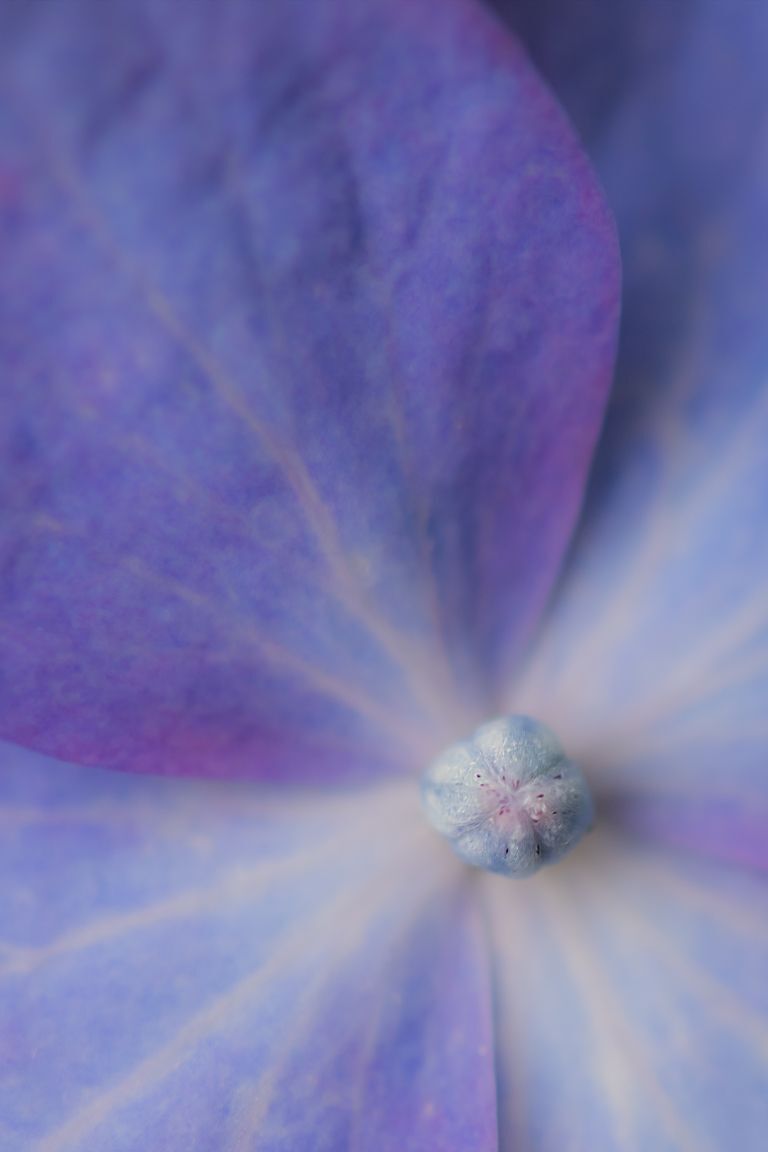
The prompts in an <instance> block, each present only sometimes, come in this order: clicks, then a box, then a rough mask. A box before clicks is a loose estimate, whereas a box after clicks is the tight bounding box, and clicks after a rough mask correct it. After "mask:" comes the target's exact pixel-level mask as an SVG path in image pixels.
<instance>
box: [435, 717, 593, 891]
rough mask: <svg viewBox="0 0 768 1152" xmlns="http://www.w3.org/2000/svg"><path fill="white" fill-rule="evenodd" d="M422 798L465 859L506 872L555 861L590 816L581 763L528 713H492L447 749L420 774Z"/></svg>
mask: <svg viewBox="0 0 768 1152" xmlns="http://www.w3.org/2000/svg"><path fill="white" fill-rule="evenodd" d="M422 803H423V807H424V811H425V812H426V815H427V819H428V820H429V822H430V824H432V826H433V827H434V828H436V829H437V831H438V832H440V833H442V835H443V836H445V837H447V839H448V840H449V841H450V843H451V847H452V848H453V850H454V851H455V852H456V853H457V855H459V856H460V857H461V858H462V860H465V861H466V862H467V863H468V864H473V865H475V867H477V868H485V869H487V870H488V871H489V872H500V873H502V874H503V875H505V876H530V875H532V874H533V873H534V872H536V871H537V870H538V869H539V868H540V867H541V866H542V864H550V863H552V862H553V861H555V860H559V859H560V857H561V856H564V855H565V853H566V852H568V851H570V849H571V848H573V847H574V845H575V844H577V843H578V841H579V840H580V839H581V837H582V836H583V835H584V833H585V832H586V831H588V829H589V828H590V827H591V825H592V822H593V817H594V809H593V806H592V799H591V797H590V794H589V789H588V787H587V783H586V780H585V779H584V776H583V774H582V772H581V769H580V768H579V767H578V766H577V765H576V764H574V763H573V762H572V761H571V760H568V759H567V757H566V755H565V753H564V751H563V749H562V747H561V745H560V743H559V741H558V740H557V737H556V736H555V735H554V733H553V732H551V731H550V730H549V728H547V727H546V726H545V725H544V724H540V723H539V722H538V721H537V720H532V719H531V718H530V717H528V716H505V717H502V718H500V719H498V720H490V721H488V722H487V723H486V724H483V725H482V726H481V727H480V728H478V729H477V731H476V732H475V733H474V735H473V736H471V737H470V739H469V740H465V741H462V742H461V743H459V744H453V745H452V746H451V747H450V748H448V749H446V751H445V752H443V753H442V754H441V755H440V756H438V757H437V759H436V760H434V761H433V763H432V764H431V765H430V766H429V768H428V769H427V771H426V772H425V773H424V777H423V780H422Z"/></svg>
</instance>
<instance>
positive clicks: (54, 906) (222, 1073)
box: [0, 747, 496, 1152]
mask: <svg viewBox="0 0 768 1152" xmlns="http://www.w3.org/2000/svg"><path fill="white" fill-rule="evenodd" d="M2 756H3V761H2V773H1V774H0V822H1V823H2V839H1V841H0V844H1V847H0V869H1V874H2V875H3V876H4V877H6V878H7V877H9V876H10V877H13V880H14V882H13V885H8V884H6V885H5V886H4V887H3V890H2V896H1V898H0V915H1V918H2V923H3V931H2V942H1V943H0V1117H1V1118H2V1119H1V1120H0V1145H2V1148H3V1152H16V1150H19V1152H30V1150H31V1149H35V1150H36V1152H80V1150H82V1152H86V1150H87V1152H128V1150H137V1152H138V1150H142V1152H144V1150H146V1149H150V1148H151V1149H161V1148H162V1149H166V1148H167V1149H181V1148H183V1149H185V1152H203V1150H205V1152H214V1150H215V1152H222V1150H224V1149H232V1150H235V1149H236V1150H237V1152H255V1150H257V1149H258V1150H265V1149H269V1150H270V1152H278V1150H283V1149H285V1150H291V1152H292V1150H293V1149H297V1148H301V1149H302V1150H304V1149H306V1150H307V1152H313V1150H318V1152H319V1150H321V1149H323V1150H325V1149H327V1150H329V1152H335V1150H337V1149H339V1148H346V1147H361V1148H366V1149H370V1150H371V1152H379V1150H389V1149H414V1150H418V1152H421V1150H422V1149H424V1148H430V1149H432V1148H434V1149H436V1150H445V1152H454V1150H455V1152H495V1148H496V1103H495V1088H494V1075H493V1048H492V1045H493V1041H492V1033H491V1014H490V992H489V988H488V965H487V955H486V951H485V946H484V940H483V937H482V934H481V932H480V924H479V921H478V918H477V916H476V911H477V909H476V907H475V909H474V911H473V907H472V903H471V902H470V900H469V898H468V897H469V893H468V891H467V884H466V878H465V876H463V875H462V873H461V870H460V868H459V866H458V865H455V864H454V863H453V861H452V859H451V858H450V855H449V853H447V852H446V851H445V850H444V849H443V847H442V845H440V844H438V843H437V842H436V841H435V840H434V839H433V836H432V833H431V832H429V831H428V830H427V829H426V828H425V827H424V824H423V821H422V818H421V815H420V813H419V811H418V804H417V800H416V797H415V795H414V794H413V791H412V789H411V788H410V786H409V785H408V786H402V785H401V786H398V787H395V788H393V787H391V786H390V787H389V788H388V789H383V788H378V789H376V790H371V791H368V792H365V793H362V792H358V793H356V794H353V795H346V796H343V797H342V796H333V795H328V794H326V795H324V796H323V797H319V796H318V795H317V794H310V793H299V794H298V795H296V796H294V797H292V798H291V800H290V802H288V801H287V800H278V799H276V798H275V797H271V798H270V797H269V796H268V795H267V796H265V793H264V792H259V793H254V791H253V789H252V786H248V785H236V784H233V783H230V784H227V785H223V784H218V783H213V784H212V783H193V782H180V781H173V782H171V781H163V780H157V779H137V778H135V777H130V776H120V775H119V774H109V773H104V772H101V771H98V770H96V769H82V768H72V767H69V766H66V765H59V766H55V767H54V766H53V765H52V764H51V763H49V762H45V761H42V760H40V759H35V758H33V757H32V756H31V755H30V754H28V753H21V752H16V751H13V750H11V749H9V748H7V747H6V748H4V749H3V750H2ZM393 823H394V825H395V826H396V827H397V828H398V852H397V856H396V858H394V859H393V853H392V835H391V828H392V826H393Z"/></svg>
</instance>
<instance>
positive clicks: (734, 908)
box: [486, 832, 768, 1152]
mask: <svg viewBox="0 0 768 1152" xmlns="http://www.w3.org/2000/svg"><path fill="white" fill-rule="evenodd" d="M486 888H487V891H486V907H487V913H488V919H489V926H490V930H491V933H492V939H493V941H494V957H495V963H496V969H495V971H496V984H497V994H498V1005H497V1022H498V1033H497V1035H498V1091H499V1129H500V1148H501V1149H502V1152H560V1150H561V1149H566V1148H567V1149H572V1150H573V1152H592V1150H593V1149H600V1150H601V1152H614V1150H615V1152H648V1150H649V1149H653V1150H654V1152H724V1150H725V1149H731V1148H738V1149H741V1150H743V1152H761V1150H762V1149H763V1148H764V1146H765V1132H766V1125H768V1097H767V1096H766V1092H765V1073H766V1067H768V1027H767V1026H766V1018H767V1016H768V986H767V985H766V980H765V973H766V970H768V927H767V926H768V893H767V892H766V890H765V886H764V884H762V883H760V882H758V881H757V879H756V878H755V877H752V876H748V875H746V874H744V873H742V872H738V871H735V870H733V869H731V868H729V867H727V866H725V865H720V866H713V865H704V864H702V863H696V861H695V860H694V861H693V862H691V861H688V860H686V859H685V858H684V857H683V856H681V855H674V856H673V855H667V854H665V853H664V852H663V851H661V850H659V849H658V848H657V847H654V848H653V850H649V848H648V847H645V848H642V849H640V848H637V847H634V846H632V845H630V844H628V843H626V841H624V842H622V840H619V839H616V838H614V837H613V836H612V835H610V834H609V833H601V832H595V833H594V835H593V837H592V838H591V839H589V840H587V841H585V842H584V843H583V844H582V845H581V846H580V847H579V848H578V849H577V850H576V853H575V854H574V856H573V858H572V859H571V860H569V862H568V865H567V866H566V867H563V868H561V869H559V870H557V871H555V870H553V871H552V872H551V873H546V872H543V873H540V874H539V875H538V876H536V877H534V878H533V879H532V880H530V881H529V882H528V883H527V884H524V885H515V886H514V887H513V888H510V885H509V884H505V883H504V882H503V881H500V880H497V879H495V878H493V879H491V878H490V877H488V882H487V884H486Z"/></svg>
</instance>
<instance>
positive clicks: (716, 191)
mask: <svg viewBox="0 0 768 1152" xmlns="http://www.w3.org/2000/svg"><path fill="white" fill-rule="evenodd" d="M599 7H600V9H601V10H602V7H603V6H602V5H601V6H599ZM565 8H566V6H563V12H565ZM548 9H549V16H550V18H551V17H552V10H551V6H548ZM520 10H522V9H520ZM579 11H580V12H581V11H582V9H580V10H579ZM587 11H591V9H589V10H588V9H587V8H585V9H583V12H584V14H586V13H587ZM531 13H532V9H530V10H529V19H530V20H531V23H530V24H529V31H531V32H533V30H534V25H535V27H536V36H538V37H539V39H537V40H536V55H537V56H538V58H539V60H540V61H541V62H542V63H543V64H544V65H545V66H546V67H547V68H548V69H549V70H550V74H551V75H552V77H553V80H554V82H555V84H556V85H557V86H559V91H560V93H561V95H562V97H563V99H564V100H565V102H566V103H567V104H568V106H569V107H571V109H572V110H573V111H574V113H575V115H576V116H577V117H578V119H579V121H580V123H581V126H582V129H583V130H584V132H585V134H586V136H587V138H588V140H589V142H590V146H591V148H592V153H593V156H594V159H595V162H596V164H597V167H598V169H599V171H600V173H601V175H602V177H603V180H604V182H605V185H606V188H607V190H608V194H609V199H610V201H611V202H612V204H613V205H614V207H615V210H616V212H617V217H618V221H619V228H620V233H621V236H622V242H623V251H624V256H625V266H626V300H625V311H624V329H623V337H622V347H621V353H620V357H619V376H618V384H617V391H616V393H615V398H614V401H613V404H612V409H611V411H610V413H609V418H608V423H607V428H606V436H605V441H604V444H603V446H602V450H601V452H600V453H599V455H598V460H597V465H596V471H595V479H594V484H593V486H592V491H591V493H590V497H589V500H588V503H587V512H586V517H585V522H584V527H583V532H582V535H581V537H580V540H579V544H578V547H577V549H576V551H575V555H574V558H573V563H572V565H571V568H570V571H569V572H568V573H567V575H566V578H565V580H564V583H563V588H562V593H561V595H560V596H559V597H558V599H557V604H556V608H555V611H554V613H553V616H552V619H551V621H550V623H549V626H548V628H547V629H546V632H545V635H544V637H543V639H542V642H541V644H540V645H539V646H538V649H537V651H536V653H535V655H534V658H533V661H532V664H531V667H530V669H529V671H528V673H527V675H526V676H525V677H524V680H523V683H522V684H521V685H520V686H519V687H518V689H517V690H516V691H515V692H513V693H511V698H512V699H511V703H512V705H513V706H514V707H515V708H522V709H528V710H533V711H534V712H538V713H541V714H542V716H543V718H544V719H546V720H547V721H548V722H549V723H550V724H552V725H553V727H554V728H555V729H556V730H557V731H558V732H559V733H560V735H561V737H562V738H563V740H564V743H565V745H566V747H567V748H568V750H569V752H570V753H571V754H573V755H575V756H578V757H579V758H580V759H581V761H582V763H583V764H584V766H585V767H586V768H587V769H588V770H589V769H590V768H591V770H592V774H593V777H594V779H595V781H596V784H597V787H598V790H599V789H600V788H602V789H603V790H604V792H605V800H606V801H607V806H608V809H609V812H608V815H609V817H612V818H613V819H614V820H615V822H616V824H617V825H618V826H620V827H621V828H622V829H624V830H625V831H627V832H632V833H638V834H640V835H642V836H643V837H648V838H653V839H657V840H659V841H661V842H663V843H667V844H675V845H677V846H679V847H681V848H685V849H686V851H696V852H698V853H700V854H702V855H705V856H712V857H717V858H719V859H728V860H731V861H733V862H739V863H741V864H745V865H748V866H749V867H761V868H765V867H767V866H768V836H767V835H766V829H767V828H768V776H767V775H766V771H765V763H766V748H768V727H767V726H766V711H765V700H766V696H767V693H768V594H767V593H766V588H767V587H768V533H766V531H765V523H766V508H768V453H767V452H766V443H768V383H767V382H768V326H767V325H766V320H765V315H766V313H765V302H766V300H768V217H766V212H765V205H766V202H767V198H768V142H767V140H766V134H765V125H766V123H768V88H767V87H766V84H765V74H764V60H765V54H766V50H768V12H767V11H766V10H765V8H764V6H762V5H756V4H752V3H749V2H745V3H736V4H734V5H729V7H728V11H727V13H726V11H725V10H724V8H723V7H722V6H721V5H718V4H717V3H708V2H699V3H694V4H689V5H679V6H678V5H669V4H665V3H663V0H659V2H657V3H652V4H644V5H630V6H626V5H624V6H620V8H619V11H618V12H617V13H616V14H615V15H614V16H613V17H612V18H611V19H612V21H613V23H612V24H610V25H608V28H613V32H612V33H611V35H612V36H613V39H612V40H611V41H610V44H611V45H612V46H613V53H612V54H611V52H610V51H609V45H608V44H604V45H603V49H602V55H601V59H604V60H605V61H606V63H605V69H606V70H608V69H610V68H611V67H613V65H611V64H609V63H608V62H607V61H608V59H609V57H610V59H611V60H613V59H615V58H619V59H622V60H624V64H623V65H622V68H621V69H619V72H621V73H622V75H619V74H617V75H616V76H614V79H613V81H611V83H612V84H614V86H615V85H618V87H617V88H616V90H615V91H614V100H613V108H612V113H611V117H610V119H605V118H604V117H601V116H599V115H598V114H597V109H596V106H595V102H594V100H593V96H594V91H593V89H592V88H590V84H592V83H594V82H595V78H596V76H597V75H598V73H594V72H590V70H589V67H588V60H589V58H590V57H591V55H592V53H593V51H594V48H595V36H596V35H597V33H596V29H597V27H598V22H597V19H598V18H597V10H596V9H595V20H594V21H592V22H591V23H590V20H589V19H587V20H585V22H584V23H582V24H581V25H579V26H577V22H576V21H573V20H570V21H568V20H565V21H564V22H559V23H558V22H557V21H553V23H552V25H551V26H552V27H554V26H555V24H556V25H557V27H558V33H557V36H556V37H554V38H553V39H551V40H549V39H547V34H546V29H545V25H544V24H543V23H541V24H539V23H538V20H537V19H534V18H533V17H531V15H530V14H531ZM601 29H602V31H601V33H600V34H601V35H603V36H605V35H607V34H608V33H607V28H606V26H604V25H601ZM569 37H570V39H569ZM601 75H602V76H603V80H601V81H600V83H603V82H605V83H607V80H606V79H605V76H606V73H605V71H604V72H603V73H601ZM590 77H591V79H590ZM701 125H706V130H702V129H701V127H700V126H701ZM599 802H600V797H599V796H598V805H599Z"/></svg>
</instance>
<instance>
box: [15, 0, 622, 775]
mask: <svg viewBox="0 0 768 1152" xmlns="http://www.w3.org/2000/svg"><path fill="white" fill-rule="evenodd" d="M0 22H1V23H0V74H2V100H1V101H0V142H1V143H0V155H2V169H1V170H0V244H1V245H2V261H1V262H0V362H1V363H2V371H3V382H2V388H0V500H1V501H2V506H3V518H2V522H1V523H0V598H1V599H0V603H1V605H2V608H1V611H0V615H1V617H2V622H1V623H0V732H2V734H3V735H4V736H6V737H9V738H11V739H13V740H14V741H16V742H18V743H23V744H28V745H30V746H33V747H35V748H38V749H41V750H44V751H47V752H50V753H54V754H57V755H61V756H64V757H65V758H67V759H74V760H78V761H81V762H86V763H99V764H104V765H108V766H117V767H120V768H129V769H136V770H152V771H158V772H181V773H187V772H196V773H206V774H210V775H241V776H242V775H250V776H261V777H265V776H268V777H272V778H286V777H292V778H296V777H302V778H319V777H321V776H327V775H328V774H335V775H337V776H338V775H342V774H343V775H347V776H355V775H360V774H371V773H373V772H377V771H384V770H392V769H394V768H396V769H399V770H402V769H404V768H411V767H417V766H418V767H420V766H422V765H423V764H424V763H425V762H426V759H427V757H428V756H429V755H430V754H431V753H432V752H434V751H435V750H436V749H438V748H439V747H440V746H442V745H444V744H446V743H448V742H450V740H451V739H453V738H454V737H456V736H461V735H465V734H466V732H467V731H469V730H471V727H472V726H473V721H474V720H479V719H482V717H483V716H484V715H487V714H488V712H489V711H490V710H491V709H492V705H493V702H494V701H496V700H497V698H498V694H497V692H496V688H497V686H498V684H499V683H500V682H501V681H500V677H502V674H503V676H506V675H507V673H508V670H509V668H510V667H511V666H513V665H514V664H515V661H516V659H517V656H518V654H519V652H520V649H521V646H522V645H523V643H524V642H526V641H527V639H528V638H529V636H530V633H531V629H532V627H533V624H534V623H535V620H536V617H537V614H538V612H539V610H540V609H541V607H542V605H543V602H544V599H545V597H546V595H547V592H548V589H549V587H550V584H551V581H552V578H553V576H554V574H555V572H556V570H557V567H558V564H559V560H560V557H561V553H562V549H563V547H564V545H565V543H566V541H567V539H568V536H569V532H570V529H571V526H572V523H573V520H574V516H575V513H576V511H577V509H578V506H579V502H580V495H581V488H582V481H583V478H584V474H585V469H586V466H587V464H588V461H589V457H590V453H591V450H592V446H593V442H594V439H595V435H596V431H597V428H598V424H599V421H600V418H601V413H602V407H603V401H604V397H605V392H606V387H607V383H608V378H609V374H610V367H611V360H612V352H613V340H614V327H615V310H616V295H617V258H616V250H615V243H614V237H613V230H612V224H611V222H610V221H609V219H608V217H607V214H606V211H605V208H604V206H603V203H602V200H601V197H600V195H599V194H598V192H597V190H596V187H595V184H594V182H593V179H592V176H591V173H590V171H589V169H588V166H587V164H586V163H585V161H584V159H583V157H582V155H581V154H580V151H579V148H578V146H577V145H576V144H575V142H574V138H573V136H572V133H571V131H570V129H569V127H568V126H567V124H566V123H565V120H564V118H563V116H562V115H561V113H560V111H559V110H558V108H557V107H556V105H555V104H554V102H553V100H552V99H551V98H550V97H549V95H548V94H547V92H546V90H545V89H544V88H543V86H542V84H541V83H540V82H539V80H538V79H537V77H536V76H535V75H534V73H533V72H532V70H531V68H530V67H529V65H528V63H527V62H526V60H525V58H524V55H523V54H522V52H521V51H520V50H519V49H518V48H517V46H516V45H515V43H514V42H513V41H512V40H511V39H510V38H509V37H508V36H507V34H506V33H505V32H504V31H503V30H502V29H501V28H500V27H499V26H498V25H497V23H496V21H495V20H494V19H493V18H492V17H491V16H490V15H489V14H488V13H487V12H485V11H484V10H483V9H482V7H481V6H479V5H477V4H474V3H472V2H471V0H441V2H440V3H439V4H436V3H433V2H430V0H370V2H368V3H366V4H363V5H361V4H359V3H357V2H356V0H331V2H324V3H318V4H307V3H305V2H304V0H272V2H266V3H265V2H262V3H258V4H254V3H250V2H248V0H225V2H220V0H215V2H214V0H201V2H200V3H195V4H192V5H189V4H185V3H181V2H180V0H165V2H160V3H156V2H155V0H151V2H150V0H115V2H114V3H109V4H104V3H102V2H101V0H73V2H71V3H66V4H61V3H58V2H56V0H53V2H48V3H46V2H40V3H34V4H11V5H5V6H3V8H2V12H1V14H0Z"/></svg>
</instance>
